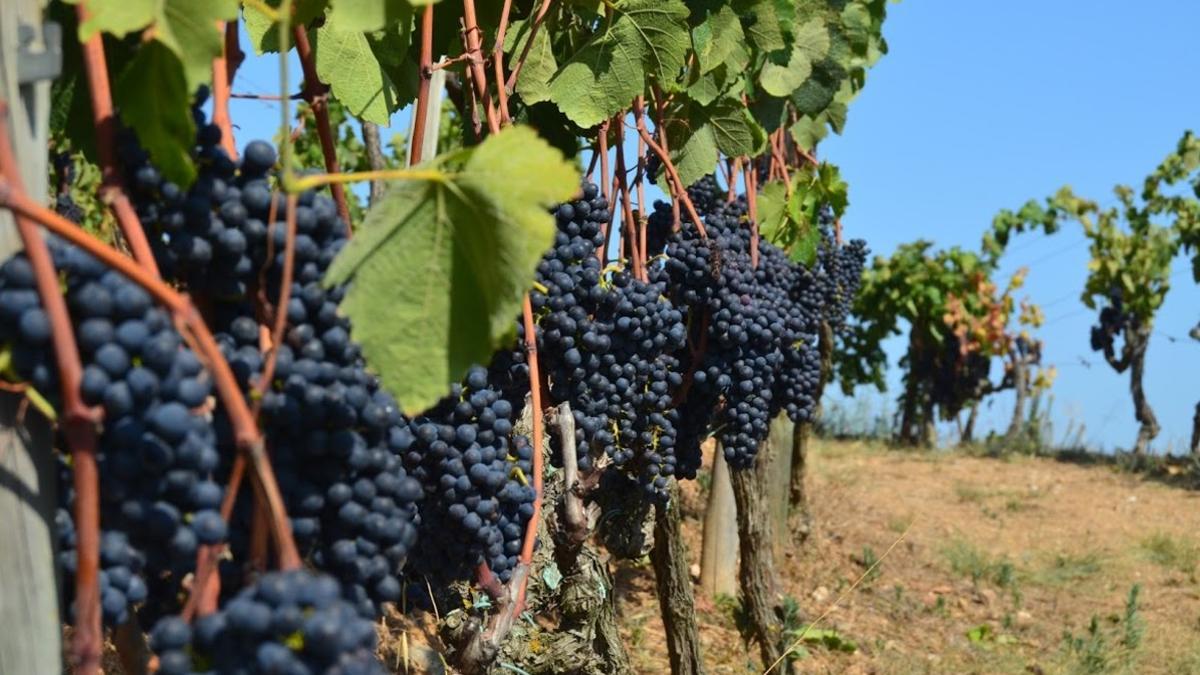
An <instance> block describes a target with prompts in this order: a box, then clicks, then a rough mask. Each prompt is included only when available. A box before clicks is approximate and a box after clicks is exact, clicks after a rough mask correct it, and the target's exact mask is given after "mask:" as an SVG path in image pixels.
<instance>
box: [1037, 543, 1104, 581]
mask: <svg viewBox="0 0 1200 675" xmlns="http://www.w3.org/2000/svg"><path fill="white" fill-rule="evenodd" d="M1100 564H1101V557H1100V554H1099V553H1097V552H1095V551H1088V552H1086V553H1082V554H1072V553H1059V554H1058V555H1056V556H1055V557H1054V562H1053V563H1051V564H1050V565H1049V566H1048V567H1047V568H1046V569H1044V570H1042V571H1041V572H1040V573H1039V574H1038V575H1037V580H1038V581H1039V582H1041V583H1045V584H1049V585H1054V586H1057V585H1061V584H1069V583H1074V582H1076V581H1080V580H1081V579H1086V578H1087V577H1090V576H1092V575H1093V574H1096V573H1098V572H1099V571H1100Z"/></svg>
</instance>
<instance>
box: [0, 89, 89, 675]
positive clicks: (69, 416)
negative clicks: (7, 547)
mask: <svg viewBox="0 0 1200 675" xmlns="http://www.w3.org/2000/svg"><path fill="white" fill-rule="evenodd" d="M0 175H3V176H4V177H5V179H4V182H0V185H3V186H4V187H3V188H2V189H3V190H5V191H11V192H12V193H13V194H15V195H16V196H17V197H18V198H21V199H26V200H27V199H28V198H27V197H26V196H25V193H24V185H23V181H22V179H21V173H20V170H19V169H18V167H17V159H16V156H15V155H14V154H13V148H12V144H11V141H10V140H9V127H8V103H7V102H6V101H4V100H0ZM13 215H14V216H15V218H14V219H15V220H16V222H17V231H18V233H19V234H20V236H21V243H22V244H23V245H24V247H25V255H26V256H27V257H28V258H29V264H30V266H32V267H33V273H34V278H35V280H36V283H37V291H38V297H39V298H40V299H41V301H42V306H43V307H44V308H45V310H46V314H47V316H48V317H49V319H50V327H51V332H50V337H51V340H52V343H53V345H54V357H55V361H56V363H57V366H58V379H59V383H60V385H61V387H62V399H63V407H64V410H63V415H62V417H61V423H60V428H61V429H62V431H63V434H64V435H65V436H66V438H67V444H68V446H69V447H70V448H71V458H72V460H73V464H74V466H73V468H74V487H75V531H76V532H77V533H78V535H77V544H76V555H77V556H78V566H77V569H76V572H75V613H76V621H75V629H76V633H75V636H74V644H73V645H72V650H71V651H72V660H73V661H74V662H75V664H74V665H75V667H76V668H77V671H76V672H79V673H82V674H84V675H91V674H92V673H97V672H99V670H100V651H101V641H102V639H103V638H102V633H101V628H100V582H99V568H100V488H99V470H98V469H97V466H96V424H97V423H98V422H99V421H100V413H99V411H97V410H94V409H92V408H89V407H88V406H87V405H85V404H84V402H83V399H82V398H81V396H80V392H79V382H80V380H81V378H82V374H83V366H82V365H81V364H80V359H79V348H78V346H77V345H76V344H75V332H74V331H73V330H72V329H71V317H70V315H69V314H68V312H67V303H66V301H65V300H64V299H63V295H62V291H61V289H60V288H59V283H58V274H57V272H55V269H54V261H53V259H51V257H50V250H49V248H47V246H46V242H45V241H44V240H43V239H42V234H41V232H40V231H39V230H38V228H37V225H36V223H35V222H34V219H32V218H30V216H29V215H28V214H22V213H14V214H13Z"/></svg>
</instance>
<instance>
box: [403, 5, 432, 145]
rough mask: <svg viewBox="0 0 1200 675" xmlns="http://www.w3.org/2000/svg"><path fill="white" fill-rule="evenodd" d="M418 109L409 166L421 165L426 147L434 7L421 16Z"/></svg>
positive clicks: (414, 121) (414, 112) (414, 113)
mask: <svg viewBox="0 0 1200 675" xmlns="http://www.w3.org/2000/svg"><path fill="white" fill-rule="evenodd" d="M418 77H419V78H420V80H421V81H420V84H418V85H417V107H416V109H415V110H414V111H413V115H415V117H414V118H413V137H412V141H411V142H410V144H409V148H408V164H409V166H416V165H418V164H420V163H421V159H422V157H421V148H422V146H424V145H425V120H426V118H427V116H428V111H429V87H430V80H432V78H433V5H429V6H427V7H426V8H425V12H424V13H423V14H422V15H421V63H420V72H419V73H418Z"/></svg>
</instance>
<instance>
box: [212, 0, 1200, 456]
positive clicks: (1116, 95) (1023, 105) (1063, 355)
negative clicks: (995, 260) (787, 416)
mask: <svg viewBox="0 0 1200 675" xmlns="http://www.w3.org/2000/svg"><path fill="white" fill-rule="evenodd" d="M1196 26H1200V2H1197V1H1196V0H1144V1H1142V2H1137V3H1131V2H1118V1H1116V0H1098V1H1096V2H1089V3H1083V2H1078V1H1077V0H1008V1H1007V2H986V3H985V2H964V1H963V0H905V1H904V2H902V3H899V4H893V5H890V6H889V17H888V20H887V23H886V25H885V35H886V37H887V39H888V42H889V44H890V47H891V52H890V53H889V54H888V55H887V56H886V57H884V58H883V59H882V60H881V61H880V62H879V64H878V65H877V66H876V67H875V68H874V69H873V70H872V71H871V73H870V76H869V81H868V84H867V87H866V89H865V90H864V92H863V94H862V95H861V96H860V97H859V99H858V100H857V101H855V102H854V104H853V105H852V106H851V108H850V116H849V121H848V123H847V126H846V132H845V135H844V136H842V137H835V138H831V139H829V140H827V141H825V142H824V143H823V145H822V147H821V148H820V154H821V155H822V156H823V157H824V158H826V159H829V160H830V161H832V162H834V163H836V164H838V165H840V166H841V168H842V173H843V176H845V177H846V179H847V181H848V182H849V183H850V189H851V193H850V196H851V206H850V209H849V212H848V213H847V215H846V218H845V219H844V224H845V226H846V231H847V234H848V235H849V236H856V237H863V238H865V239H866V240H867V241H868V242H869V243H870V246H871V248H872V250H873V251H874V252H875V253H883V254H886V253H890V252H891V251H892V250H893V249H894V248H895V247H896V246H897V245H898V244H900V243H903V242H906V241H911V240H913V239H916V238H919V237H922V238H926V239H931V240H933V241H934V242H936V243H937V244H938V245H942V246H948V245H955V244H958V245H963V246H970V247H975V246H977V245H978V242H979V238H980V236H981V235H982V233H983V231H984V229H985V228H986V227H987V225H988V224H989V223H990V222H991V218H992V216H993V215H994V214H995V213H996V211H997V210H999V209H1001V208H1005V207H1016V206H1019V205H1020V204H1021V203H1023V202H1024V201H1025V200H1026V199H1029V198H1031V197H1038V198H1040V197H1043V196H1046V195H1049V194H1050V193H1052V192H1053V191H1054V190H1055V189H1057V188H1058V187H1059V186H1060V185H1062V184H1064V183H1066V184H1070V185H1071V186H1073V187H1074V188H1075V189H1076V191H1077V192H1079V193H1080V194H1082V195H1086V196H1089V197H1092V198H1094V199H1097V200H1099V201H1100V202H1101V203H1102V204H1109V203H1111V202H1112V201H1113V199H1112V192H1111V188H1112V186H1113V185H1114V184H1116V183H1136V182H1138V181H1140V180H1141V178H1142V177H1144V176H1145V175H1146V174H1147V173H1148V172H1149V171H1150V170H1151V169H1152V168H1153V167H1154V166H1155V165H1156V164H1157V162H1158V161H1159V160H1160V159H1161V158H1162V156H1163V155H1165V154H1166V153H1167V152H1168V151H1169V150H1170V149H1171V148H1172V147H1174V144H1175V141H1176V140H1177V139H1178V138H1179V135H1180V134H1181V133H1182V132H1183V131H1184V130H1185V129H1188V128H1193V129H1197V130H1200V82H1198V74H1200V46H1198V45H1197V43H1196V34H1195V28H1196ZM246 44H247V40H246V39H245V37H244V36H243V45H246ZM293 63H295V62H294V60H293ZM292 77H293V81H294V82H298V80H299V68H298V67H297V66H296V65H294V66H293V68H292ZM277 83H278V74H277V61H276V60H274V59H256V58H253V57H251V58H250V59H248V60H247V63H246V64H245V65H244V66H243V67H242V70H241V71H239V76H238V80H237V82H236V83H235V86H234V91H237V92H251V93H275V92H276V90H277V86H278V84H277ZM293 91H295V86H293ZM234 106H235V107H234V110H233V118H234V120H235V121H236V122H238V123H239V125H240V127H241V128H240V129H239V130H238V140H239V143H241V144H244V143H245V142H246V141H248V140H250V139H252V138H270V137H271V136H272V133H273V130H274V128H275V125H277V124H278V117H277V108H276V106H275V105H274V104H266V103H263V102H258V101H235V102H234ZM393 126H394V127H395V128H397V129H404V130H406V129H407V114H405V113H403V112H402V113H398V114H397V115H396V116H395V117H394V118H393ZM386 136H387V132H386V131H385V138H386ZM1086 262H1087V246H1086V244H1085V243H1084V242H1083V240H1082V235H1081V233H1080V231H1079V229H1078V227H1076V226H1069V227H1067V228H1064V230H1063V231H1061V232H1060V233H1059V234H1057V235H1055V236H1054V237H1052V238H1045V237H1042V236H1040V235H1038V236H1026V238H1018V239H1017V240H1016V241H1015V242H1014V243H1013V244H1012V246H1010V249H1009V253H1008V255H1007V258H1006V260H1005V263H1004V265H1003V268H1002V269H1003V277H1002V278H1007V276H1008V275H1009V274H1010V273H1011V272H1012V271H1015V270H1016V269H1017V268H1019V267H1021V266H1028V267H1029V270H1030V274H1029V279H1028V282H1027V285H1026V288H1025V293H1026V294H1027V295H1028V296H1029V297H1031V298H1032V299H1033V300H1034V301H1035V302H1038V303H1041V304H1042V306H1043V307H1044V309H1045V313H1046V317H1047V324H1046V326H1045V327H1044V328H1043V329H1042V331H1041V334H1042V336H1043V337H1044V339H1045V342H1046V350H1045V358H1046V361H1047V362H1048V363H1052V364H1054V365H1056V366H1057V367H1058V371H1059V377H1058V380H1057V382H1056V383H1055V385H1054V388H1053V395H1054V422H1055V426H1056V430H1057V431H1058V432H1059V433H1060V434H1061V433H1062V432H1064V431H1065V430H1066V429H1067V427H1068V425H1071V424H1073V425H1075V426H1076V427H1078V425H1080V424H1082V425H1084V429H1085V437H1086V439H1087V441H1088V442H1089V444H1091V445H1092V446H1094V447H1099V448H1105V449H1112V448H1117V447H1128V446H1129V445H1130V444H1131V442H1132V440H1133V437H1134V435H1135V433H1136V423H1135V422H1134V420H1133V411H1132V405H1131V403H1130V398H1129V389H1128V378H1127V376H1123V375H1118V374H1116V373H1115V372H1113V371H1112V370H1111V369H1110V368H1109V367H1108V366H1107V365H1106V364H1105V363H1104V361H1103V359H1102V358H1099V357H1098V355H1097V354H1094V353H1093V352H1091V351H1090V349H1089V347H1088V330H1089V327H1090V326H1091V324H1092V322H1093V313H1092V312H1090V311H1088V310H1086V309H1085V308H1084V307H1083V305H1082V304H1081V303H1080V301H1079V291H1080V289H1081V288H1082V285H1083V280H1084V277H1085V265H1086ZM1176 263H1177V270H1178V271H1177V273H1176V275H1175V277H1174V278H1173V283H1174V287H1173V288H1172V290H1171V293H1170V295H1169V296H1168V298H1167V302H1166V305H1165V306H1164V308H1163V310H1162V312H1161V314H1160V316H1159V318H1158V321H1157V323H1156V332H1155V335H1154V337H1153V338H1152V342H1151V346H1150V351H1149V355H1148V373H1147V390H1148V394H1149V397H1150V402H1151V404H1152V405H1153V406H1154V408H1155V410H1156V412H1157V413H1158V416H1159V421H1160V423H1161V424H1162V427H1163V433H1162V434H1161V435H1160V437H1159V439H1158V441H1157V443H1156V448H1157V449H1159V450H1165V449H1167V448H1168V447H1173V448H1174V449H1175V450H1176V451H1179V450H1180V449H1181V448H1183V447H1185V445H1186V441H1187V438H1188V436H1189V435H1190V433H1191V418H1192V411H1193V409H1194V406H1195V404H1196V401H1197V400H1198V399H1200V386H1197V382H1198V381H1200V343H1198V342H1195V341H1192V340H1190V339H1188V337H1187V332H1188V330H1189V329H1190V328H1191V327H1192V326H1194V325H1195V324H1196V322H1197V320H1200V290H1198V289H1197V287H1196V285H1195V284H1194V283H1193V282H1192V279H1191V276H1190V273H1189V272H1188V271H1187V266H1186V264H1185V261H1184V260H1182V259H1180V260H1177V261H1176ZM1171 338H1175V341H1172V339H1171ZM890 347H891V350H890V351H891V354H892V364H893V365H894V364H895V362H896V360H897V359H898V358H899V355H900V348H901V347H902V343H901V341H900V340H895V341H893V343H892V344H891V345H890ZM996 370H997V371H998V368H997V369H996ZM898 377H899V374H898V373H897V372H895V371H894V370H893V372H892V373H891V377H890V380H891V382H892V386H891V389H890V391H889V392H888V393H887V394H886V397H887V398H888V399H891V398H892V397H894V395H895V394H896V392H897V390H898ZM859 398H861V399H863V400H866V401H868V402H870V404H871V405H879V404H881V403H882V401H883V400H885V399H884V398H883V397H881V396H880V395H878V394H873V393H872V390H864V391H862V392H860V393H859ZM1010 410H1011V399H1010V398H1007V397H1003V396H1001V397H995V400H993V401H992V402H991V404H990V405H988V406H986V407H985V409H984V411H983V412H984V414H983V416H982V417H981V424H982V425H983V429H987V428H990V427H995V426H998V425H1003V424H1005V423H1006V422H1007V418H1008V415H1009V413H1010Z"/></svg>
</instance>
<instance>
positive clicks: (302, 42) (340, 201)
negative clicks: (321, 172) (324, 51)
mask: <svg viewBox="0 0 1200 675" xmlns="http://www.w3.org/2000/svg"><path fill="white" fill-rule="evenodd" d="M292 38H293V39H294V40H295V41H296V56H298V57H299V58H300V67H301V68H302V69H303V70H304V89H303V90H302V93H303V94H304V100H305V101H306V102H308V105H309V107H310V108H312V111H313V117H315V118H316V122H317V137H318V138H320V139H321V155H322V156H323V157H324V158H325V173H330V174H336V173H340V172H341V169H340V168H339V167H338V159H337V147H336V146H335V145H334V144H333V127H332V125H331V124H330V123H329V101H328V99H327V98H326V95H327V87H326V86H325V85H324V84H322V83H321V80H320V78H318V77H317V64H316V61H314V60H313V51H312V45H310V44H309V42H308V31H306V30H304V26H295V27H293V28H292ZM330 190H331V191H332V192H333V201H334V202H336V203H337V209H338V215H340V216H341V217H342V222H344V223H345V224H346V237H350V236H351V235H352V234H353V233H354V230H353V228H352V227H351V226H350V206H349V204H348V203H347V202H346V189H345V188H344V187H342V186H341V184H339V183H331V184H330Z"/></svg>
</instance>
